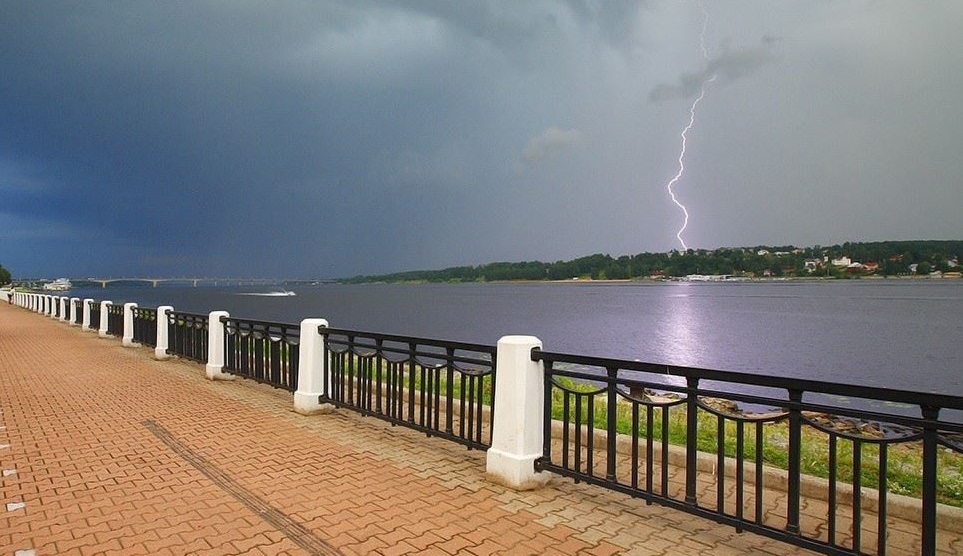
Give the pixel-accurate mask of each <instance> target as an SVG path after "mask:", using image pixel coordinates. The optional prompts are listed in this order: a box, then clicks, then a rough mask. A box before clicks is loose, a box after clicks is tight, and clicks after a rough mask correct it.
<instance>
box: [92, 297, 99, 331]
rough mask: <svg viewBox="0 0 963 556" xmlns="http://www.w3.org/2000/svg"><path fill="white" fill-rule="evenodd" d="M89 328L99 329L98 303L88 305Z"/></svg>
mask: <svg viewBox="0 0 963 556" xmlns="http://www.w3.org/2000/svg"><path fill="white" fill-rule="evenodd" d="M90 329H91V330H100V303H93V304H92V305H91V306H90Z"/></svg>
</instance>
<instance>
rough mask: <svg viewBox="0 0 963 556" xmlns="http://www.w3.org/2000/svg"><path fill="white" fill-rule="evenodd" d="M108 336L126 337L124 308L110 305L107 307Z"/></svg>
mask: <svg viewBox="0 0 963 556" xmlns="http://www.w3.org/2000/svg"><path fill="white" fill-rule="evenodd" d="M107 334H109V335H111V336H117V337H120V336H123V335H124V306H123V305H116V304H110V305H108V306H107Z"/></svg>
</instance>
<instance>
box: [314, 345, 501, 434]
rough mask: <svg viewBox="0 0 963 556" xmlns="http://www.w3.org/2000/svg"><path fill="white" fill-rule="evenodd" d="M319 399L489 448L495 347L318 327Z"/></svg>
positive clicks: (430, 432) (427, 432)
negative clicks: (321, 351)
mask: <svg viewBox="0 0 963 556" xmlns="http://www.w3.org/2000/svg"><path fill="white" fill-rule="evenodd" d="M319 332H320V333H321V334H322V335H324V336H325V351H326V354H325V355H326V358H327V361H328V366H327V376H326V377H325V384H326V385H328V397H327V399H322V400H321V401H324V402H328V403H331V404H334V405H335V406H339V407H347V408H351V409H354V410H356V411H359V412H361V413H362V414H364V415H371V416H375V417H378V418H381V419H384V420H386V421H389V422H391V423H392V424H396V425H402V426H405V427H410V428H413V429H416V430H419V431H422V432H424V433H426V434H428V435H429V436H439V437H442V438H447V439H449V440H453V441H455V442H459V443H461V444H464V445H466V446H468V447H469V448H477V449H487V448H488V447H489V446H490V445H491V429H492V416H493V415H492V412H491V410H490V407H491V400H493V399H494V398H493V396H494V388H495V381H494V378H495V346H486V345H478V344H467V343H461V342H449V341H444V340H430V339H425V338H411V337H406V336H394V335H389V334H376V333H371V332H358V331H354V330H341V329H333V328H325V327H320V328H319Z"/></svg>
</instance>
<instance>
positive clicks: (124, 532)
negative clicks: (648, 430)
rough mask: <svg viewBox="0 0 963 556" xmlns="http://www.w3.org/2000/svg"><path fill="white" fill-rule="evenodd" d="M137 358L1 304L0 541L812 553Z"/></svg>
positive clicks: (316, 549)
mask: <svg viewBox="0 0 963 556" xmlns="http://www.w3.org/2000/svg"><path fill="white" fill-rule="evenodd" d="M150 356H151V350H148V349H145V348H124V347H121V345H120V342H118V341H117V340H116V339H113V338H111V339H100V338H97V337H96V335H95V334H92V333H89V332H83V331H81V330H80V329H79V328H77V327H71V326H68V325H66V324H64V323H59V322H55V321H53V320H51V319H49V318H45V317H43V316H40V315H37V314H33V313H30V312H27V311H24V310H21V309H18V308H16V307H10V306H7V305H2V306H0V427H2V428H0V446H4V445H8V446H5V447H2V448H0V468H2V469H3V476H2V477H0V504H2V505H0V554H2V555H8V554H9V555H14V554H17V555H27V554H37V555H45V554H85V555H86V554H346V555H350V554H385V555H401V554H414V553H418V554H466V555H476V556H480V555H486V554H639V555H655V554H706V555H708V554H714V555H716V554H719V555H737V554H738V555H744V554H763V555H766V554H772V555H778V556H786V555H791V554H804V553H808V552H806V551H803V550H801V549H796V548H794V547H791V546H788V545H786V544H784V543H781V542H777V541H773V540H769V539H766V538H764V537H760V536H757V535H753V534H749V533H742V534H739V533H736V532H735V531H734V530H733V529H731V528H728V527H722V526H719V525H716V524H714V523H712V522H709V521H707V520H704V519H700V518H696V517H693V516H689V515H688V514H685V513H682V512H678V511H675V510H671V509H667V508H662V507H659V506H654V505H653V506H646V505H645V503H644V502H642V501H640V500H636V499H632V498H630V497H627V496H623V495H620V494H618V493H614V492H610V491H607V490H605V489H602V488H598V487H592V486H589V485H584V484H574V483H573V482H571V481H567V480H562V479H558V478H557V479H555V480H554V481H553V482H552V483H551V485H550V486H549V487H547V488H544V489H541V490H538V491H533V492H514V491H511V490H507V489H505V488H503V487H500V486H497V485H494V484H492V483H489V482H487V481H486V480H485V478H484V470H485V461H484V454H483V453H481V452H478V451H467V450H465V449H464V448H462V447H460V446H458V445H456V444H453V443H450V442H447V441H445V440H442V439H437V438H426V437H425V436H424V435H422V434H419V433H416V432H414V431H410V430H407V429H403V428H394V427H391V426H389V425H387V424H385V423H383V422H381V421H378V420H375V419H371V418H363V417H360V416H358V415H356V414H353V413H350V412H341V411H339V412H334V413H331V414H325V415H319V416H313V417H304V416H301V415H298V414H295V413H293V412H292V411H291V410H290V408H291V397H290V395H289V394H288V393H286V392H283V391H278V390H273V389H271V388H269V387H265V386H262V385H258V384H255V383H253V382H249V381H243V380H237V381H233V382H228V383H225V382H216V383H215V382H209V381H207V380H205V379H204V377H203V375H204V373H203V367H201V366H199V365H196V364H193V363H189V362H182V361H166V362H158V361H154V360H153V359H152V358H151V357H150ZM21 505H22V507H21ZM31 550H33V551H34V552H30V551H31Z"/></svg>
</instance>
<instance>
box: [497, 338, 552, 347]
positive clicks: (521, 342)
mask: <svg viewBox="0 0 963 556" xmlns="http://www.w3.org/2000/svg"><path fill="white" fill-rule="evenodd" d="M498 345H500V346H501V345H504V346H536V347H542V341H541V340H539V339H538V338H537V337H535V336H521V335H517V336H502V337H501V338H499V339H498Z"/></svg>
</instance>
